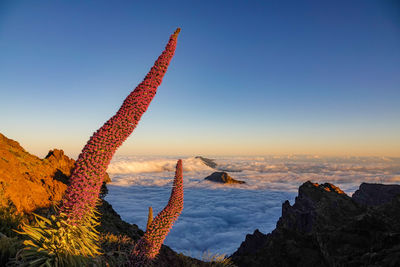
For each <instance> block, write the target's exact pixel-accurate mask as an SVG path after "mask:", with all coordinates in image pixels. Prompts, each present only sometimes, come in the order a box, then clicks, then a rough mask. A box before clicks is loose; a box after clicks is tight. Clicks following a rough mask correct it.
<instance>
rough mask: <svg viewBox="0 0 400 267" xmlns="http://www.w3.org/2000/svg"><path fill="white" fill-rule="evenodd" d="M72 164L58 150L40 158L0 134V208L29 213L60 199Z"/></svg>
mask: <svg viewBox="0 0 400 267" xmlns="http://www.w3.org/2000/svg"><path fill="white" fill-rule="evenodd" d="M74 163H75V161H74V160H73V159H71V158H69V157H67V156H66V155H64V151H63V150H59V149H54V150H50V151H49V153H48V154H47V156H46V157H45V158H44V159H40V158H38V157H36V156H34V155H31V154H29V153H28V152H26V151H25V149H23V148H22V147H21V146H20V144H19V143H18V142H16V141H14V140H11V139H8V138H7V137H5V136H4V135H2V134H1V133H0V207H2V206H9V205H12V206H15V208H16V210H17V211H18V212H31V211H34V210H36V209H38V208H43V207H49V206H50V205H51V204H52V203H55V202H58V201H60V200H61V198H62V196H63V194H64V191H65V189H66V188H67V182H68V177H69V176H70V175H71V170H72V168H73V167H74ZM105 179H108V180H109V177H108V175H107V176H106V177H105Z"/></svg>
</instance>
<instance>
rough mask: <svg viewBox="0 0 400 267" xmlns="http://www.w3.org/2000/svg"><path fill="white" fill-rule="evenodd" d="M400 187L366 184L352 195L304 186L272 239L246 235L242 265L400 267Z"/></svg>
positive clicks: (333, 188)
mask: <svg viewBox="0 0 400 267" xmlns="http://www.w3.org/2000/svg"><path fill="white" fill-rule="evenodd" d="M399 190H400V185H390V186H386V185H385V186H383V185H378V184H362V185H361V186H360V189H359V190H358V191H357V192H356V193H355V194H354V195H353V197H349V196H347V195H346V194H345V193H344V192H343V191H342V190H340V188H338V187H336V186H334V185H332V184H329V183H325V184H316V183H311V182H306V183H304V184H303V185H301V186H300V188H299V193H298V196H297V197H296V200H295V203H294V204H293V205H292V206H291V205H290V203H289V202H288V201H286V202H284V203H283V205H282V216H281V217H280V219H279V221H278V222H277V226H276V229H275V230H274V231H272V232H271V233H270V234H267V235H265V234H262V233H261V232H259V231H258V230H256V231H255V232H254V233H253V234H248V235H247V236H246V239H245V241H244V242H243V243H242V244H241V246H240V247H239V249H238V250H237V251H236V252H235V253H234V254H233V255H232V256H231V258H232V260H233V261H234V262H235V263H236V264H237V265H238V266H263V267H266V266H400V191H399Z"/></svg>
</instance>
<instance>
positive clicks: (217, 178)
mask: <svg viewBox="0 0 400 267" xmlns="http://www.w3.org/2000/svg"><path fill="white" fill-rule="evenodd" d="M204 180H208V181H212V182H216V183H223V184H244V183H246V182H244V181H239V180H235V179H233V178H232V177H230V176H229V174H228V173H226V172H214V173H212V174H211V175H210V176H207V177H206V178H204Z"/></svg>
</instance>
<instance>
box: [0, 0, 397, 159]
mask: <svg viewBox="0 0 400 267" xmlns="http://www.w3.org/2000/svg"><path fill="white" fill-rule="evenodd" d="M176 27H181V28H182V32H181V34H180V36H179V39H178V47H177V50H176V54H175V57H174V58H173V60H172V62H171V65H170V68H169V69H168V72H167V74H166V76H165V78H164V80H163V83H162V85H161V86H160V87H159V90H158V93H157V95H156V97H155V98H154V100H153V102H152V103H151V105H150V107H149V109H148V111H147V113H146V114H145V115H144V116H143V117H142V120H141V122H140V123H139V126H138V127H137V128H136V130H135V131H134V133H133V134H132V135H131V137H130V138H129V139H128V140H127V141H126V142H125V143H124V145H123V146H122V147H121V148H120V150H119V154H127V155H143V154H149V155H151V154H156V155H198V154H202V155H269V154H318V155H377V156H400V5H399V1H384V0H382V1H378V0H377V1H364V0H362V1H347V0H346V1H41V0H35V1H0V132H1V133H3V134H5V135H6V136H8V137H9V138H12V139H15V140H17V141H19V142H20V143H21V145H23V146H24V147H25V148H26V149H27V150H28V151H29V152H32V153H35V154H37V155H39V156H41V157H43V156H45V154H46V153H47V151H48V150H49V149H51V148H62V149H64V151H65V152H66V153H67V154H68V155H70V156H73V157H76V156H77V155H78V154H79V152H80V150H81V149H82V147H83V146H84V144H85V143H86V141H87V140H88V138H89V137H90V135H91V134H92V133H93V132H94V131H95V130H97V129H98V128H99V127H100V126H102V124H103V123H104V122H105V121H106V120H107V119H108V118H109V117H111V116H112V115H113V114H114V113H115V112H116V111H117V109H118V108H119V106H120V105H121V103H122V101H123V100H124V98H125V97H126V96H127V95H128V94H129V93H130V91H131V90H132V89H133V88H134V87H136V85H137V84H138V83H139V82H140V81H141V80H142V79H143V78H144V76H145V74H146V73H147V71H148V70H149V69H150V67H151V66H152V64H153V62H154V61H155V59H156V58H157V57H158V56H159V54H160V53H161V52H162V50H163V48H164V46H165V44H166V42H167V41H168V37H169V35H170V34H171V33H172V32H173V31H174V30H175V28H176Z"/></svg>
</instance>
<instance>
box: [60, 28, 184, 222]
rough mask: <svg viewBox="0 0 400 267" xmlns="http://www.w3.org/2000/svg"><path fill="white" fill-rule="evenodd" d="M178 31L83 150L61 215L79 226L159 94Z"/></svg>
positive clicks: (76, 164) (61, 209)
mask: <svg viewBox="0 0 400 267" xmlns="http://www.w3.org/2000/svg"><path fill="white" fill-rule="evenodd" d="M179 32H180V28H178V29H177V30H176V31H175V32H174V34H172V35H171V37H170V39H169V42H168V44H167V46H166V47H165V50H164V51H163V52H162V54H161V56H159V57H158V59H157V60H156V62H155V63H154V66H153V67H152V68H151V69H150V72H149V73H148V74H147V75H146V77H145V78H144V80H143V81H142V82H141V83H140V84H139V85H138V86H137V87H136V88H135V90H133V91H132V92H131V93H130V94H129V96H128V97H127V98H126V99H125V101H124V103H123V104H122V106H121V108H120V109H119V110H118V112H117V114H115V115H114V116H113V117H111V118H110V119H109V120H108V121H107V122H106V123H105V124H104V125H103V127H101V128H100V129H99V130H97V132H95V133H94V134H93V135H92V136H91V137H90V139H89V141H88V142H87V144H86V145H85V147H84V148H83V150H82V152H81V154H80V155H79V157H78V160H77V161H76V162H75V168H74V170H73V171H72V174H71V177H70V185H69V186H68V188H67V190H66V192H65V195H64V197H63V200H62V205H61V208H60V213H64V214H65V215H66V216H67V219H68V221H70V222H71V223H73V224H74V223H76V222H78V221H80V220H82V219H83V218H85V215H86V214H88V212H89V211H90V209H92V208H93V207H95V205H96V201H97V198H98V195H99V192H100V188H101V185H102V182H103V177H104V175H105V173H106V170H107V167H108V165H109V164H110V161H111V158H112V157H113V155H114V153H115V151H116V150H117V148H118V147H119V146H120V145H122V143H123V142H124V141H125V140H126V139H127V138H128V136H129V135H130V134H131V133H132V131H133V130H134V129H135V127H136V125H137V124H138V122H139V120H140V118H141V117H142V115H143V113H144V112H145V111H146V110H147V108H148V106H149V104H150V102H151V100H152V99H153V97H154V95H155V94H156V90H157V87H158V86H159V85H160V84H161V81H162V78H163V77H164V74H165V72H166V71H167V68H168V65H169V63H170V61H171V59H172V57H173V55H174V53H175V48H176V42H177V37H178V34H179Z"/></svg>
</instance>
